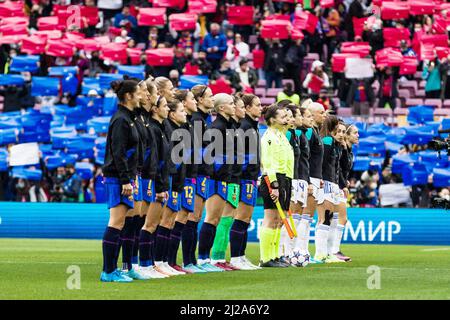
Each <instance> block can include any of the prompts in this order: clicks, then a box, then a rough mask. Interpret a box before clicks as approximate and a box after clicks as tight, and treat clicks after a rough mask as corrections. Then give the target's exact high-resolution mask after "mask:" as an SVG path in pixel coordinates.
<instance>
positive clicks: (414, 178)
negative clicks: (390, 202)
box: [402, 162, 428, 186]
mask: <svg viewBox="0 0 450 320" xmlns="http://www.w3.org/2000/svg"><path fill="white" fill-rule="evenodd" d="M402 177H403V184H404V185H405V186H416V185H425V184H427V183H428V171H427V169H426V167H425V165H424V164H422V163H417V162H416V163H414V164H412V165H406V166H404V167H403V169H402Z"/></svg>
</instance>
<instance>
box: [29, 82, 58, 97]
mask: <svg viewBox="0 0 450 320" xmlns="http://www.w3.org/2000/svg"><path fill="white" fill-rule="evenodd" d="M31 95H32V96H33V97H38V96H57V95H59V78H50V77H32V78H31Z"/></svg>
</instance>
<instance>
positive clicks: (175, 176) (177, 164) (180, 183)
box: [164, 120, 186, 192]
mask: <svg viewBox="0 0 450 320" xmlns="http://www.w3.org/2000/svg"><path fill="white" fill-rule="evenodd" d="M164 129H165V132H166V136H167V137H168V139H169V141H170V149H171V150H173V149H174V148H176V149H177V150H180V151H181V154H177V155H173V156H178V157H179V159H174V158H173V157H172V155H171V156H170V157H169V159H168V166H169V174H170V176H171V178H172V191H176V192H181V191H183V187H184V178H185V177H186V164H185V163H184V161H183V159H184V151H185V148H184V146H183V144H184V141H183V140H182V139H180V140H178V139H173V138H174V137H173V136H172V135H173V132H174V131H175V130H178V129H181V126H179V125H177V124H176V123H175V122H173V121H171V120H166V121H165V122H164Z"/></svg>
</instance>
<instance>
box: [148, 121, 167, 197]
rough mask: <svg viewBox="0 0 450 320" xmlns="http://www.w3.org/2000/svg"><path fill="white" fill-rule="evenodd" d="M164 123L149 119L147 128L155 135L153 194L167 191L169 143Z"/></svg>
mask: <svg viewBox="0 0 450 320" xmlns="http://www.w3.org/2000/svg"><path fill="white" fill-rule="evenodd" d="M164 123H165V122H163V123H159V122H158V121H157V120H155V119H153V118H150V119H149V127H150V128H151V130H153V133H154V135H155V148H156V152H157V161H158V165H157V173H156V178H155V192H156V193H161V192H164V191H168V190H169V167H170V163H169V161H170V141H169V137H167V135H166V130H165V128H164Z"/></svg>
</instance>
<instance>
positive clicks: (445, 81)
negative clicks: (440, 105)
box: [440, 54, 450, 100]
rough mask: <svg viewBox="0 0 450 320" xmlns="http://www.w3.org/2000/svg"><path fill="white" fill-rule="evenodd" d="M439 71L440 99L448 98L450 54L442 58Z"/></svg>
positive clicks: (449, 93) (449, 88) (449, 97)
mask: <svg viewBox="0 0 450 320" xmlns="http://www.w3.org/2000/svg"><path fill="white" fill-rule="evenodd" d="M440 72H441V77H442V89H441V99H442V100H444V99H450V54H449V55H448V56H447V57H445V58H443V59H442V61H441V65H440Z"/></svg>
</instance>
